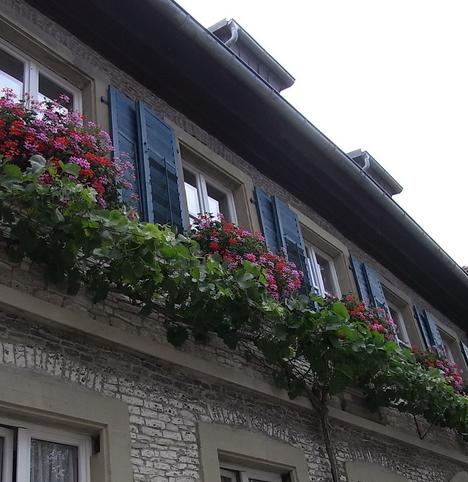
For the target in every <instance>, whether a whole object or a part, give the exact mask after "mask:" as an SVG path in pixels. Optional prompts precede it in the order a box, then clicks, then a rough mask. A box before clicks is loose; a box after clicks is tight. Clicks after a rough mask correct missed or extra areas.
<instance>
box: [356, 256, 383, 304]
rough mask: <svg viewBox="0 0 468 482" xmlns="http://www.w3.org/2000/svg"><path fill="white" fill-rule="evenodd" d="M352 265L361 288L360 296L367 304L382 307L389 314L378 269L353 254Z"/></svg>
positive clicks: (357, 283)
mask: <svg viewBox="0 0 468 482" xmlns="http://www.w3.org/2000/svg"><path fill="white" fill-rule="evenodd" d="M351 266H352V268H353V272H354V279H355V281H356V285H357V287H358V290H359V297H360V298H361V300H362V301H363V302H364V304H365V305H366V306H375V307H376V308H382V309H383V310H384V311H385V312H386V313H387V314H390V310H389V308H388V304H387V300H386V299H385V294H384V291H383V288H382V283H381V282H380V276H379V274H378V273H377V271H375V270H374V269H372V268H371V267H370V266H368V265H366V264H365V263H363V262H362V261H360V260H359V259H357V258H355V257H354V256H351Z"/></svg>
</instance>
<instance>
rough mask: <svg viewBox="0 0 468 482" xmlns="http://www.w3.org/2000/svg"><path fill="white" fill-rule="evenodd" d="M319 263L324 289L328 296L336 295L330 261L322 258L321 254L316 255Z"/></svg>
mask: <svg viewBox="0 0 468 482" xmlns="http://www.w3.org/2000/svg"><path fill="white" fill-rule="evenodd" d="M316 257H317V263H318V265H319V266H320V274H321V275H322V280H323V287H324V288H325V293H326V294H327V295H335V294H336V293H335V284H334V282H333V274H332V267H331V265H330V261H328V260H326V259H325V258H322V256H320V255H319V254H316Z"/></svg>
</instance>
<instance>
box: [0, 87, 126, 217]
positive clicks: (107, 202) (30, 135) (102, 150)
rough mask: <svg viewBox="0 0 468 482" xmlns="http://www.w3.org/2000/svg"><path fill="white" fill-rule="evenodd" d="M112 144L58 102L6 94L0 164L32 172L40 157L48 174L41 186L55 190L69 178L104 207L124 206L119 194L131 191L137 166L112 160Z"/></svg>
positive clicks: (1, 107)
mask: <svg viewBox="0 0 468 482" xmlns="http://www.w3.org/2000/svg"><path fill="white" fill-rule="evenodd" d="M112 149H113V148H112V143H111V141H110V137H109V135H108V134H107V132H105V131H103V130H101V129H99V128H98V127H97V126H96V124H94V123H93V122H89V121H87V120H86V119H85V118H84V116H83V115H81V114H79V113H77V112H73V111H69V112H68V111H65V110H64V109H63V107H62V106H61V105H60V104H59V103H58V102H55V101H47V102H35V101H28V100H27V99H26V100H25V101H23V100H17V98H16V96H15V95H14V94H13V92H12V91H11V90H8V89H4V90H3V96H2V97H1V98H0V158H2V159H3V161H6V162H9V163H12V164H16V165H17V166H19V167H20V168H21V169H26V168H27V167H28V166H29V159H30V158H31V156H33V155H41V156H42V157H44V158H45V159H46V161H47V163H48V171H47V172H46V173H44V174H43V175H42V176H41V177H40V180H41V182H43V183H44V184H50V183H51V182H53V180H54V178H56V177H58V178H60V177H66V178H68V179H70V180H73V181H74V182H76V183H80V184H83V185H84V186H88V187H92V188H93V189H95V191H96V201H97V204H98V206H100V207H103V208H105V207H113V206H117V205H118V204H119V202H120V201H119V198H120V196H119V190H120V189H122V188H124V189H129V188H131V183H129V182H128V181H127V180H126V179H125V178H124V174H125V176H126V177H127V179H128V172H129V171H130V172H131V171H133V166H132V165H131V164H130V163H128V162H124V161H120V160H118V159H114V160H111V159H110V153H111V151H112ZM66 164H74V165H76V166H78V167H79V170H78V171H77V175H73V174H74V173H73V174H71V173H70V172H67V171H66V169H64V166H65V165H66Z"/></svg>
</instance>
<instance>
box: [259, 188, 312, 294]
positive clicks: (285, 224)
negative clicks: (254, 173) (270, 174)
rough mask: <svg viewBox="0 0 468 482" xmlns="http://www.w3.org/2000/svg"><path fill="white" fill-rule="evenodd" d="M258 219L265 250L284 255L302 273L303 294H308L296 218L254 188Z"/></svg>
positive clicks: (306, 272) (283, 205)
mask: <svg viewBox="0 0 468 482" xmlns="http://www.w3.org/2000/svg"><path fill="white" fill-rule="evenodd" d="M255 198H256V201H257V210H258V217H259V218H260V223H261V227H262V232H263V236H264V237H265V243H266V246H267V248H268V249H269V250H270V251H272V252H273V253H280V252H281V251H282V250H283V251H284V252H285V253H286V256H287V258H288V261H291V262H292V263H294V264H295V265H296V266H297V268H298V269H299V270H300V271H302V273H303V275H304V278H303V283H304V290H303V291H304V292H306V293H309V292H310V289H311V283H310V279H309V272H308V270H307V265H306V257H305V252H304V240H303V239H302V233H301V228H300V225H299V221H298V220H297V216H296V214H295V213H294V211H292V210H291V209H289V207H288V206H287V205H286V204H285V203H284V202H283V201H281V200H280V199H278V198H277V197H275V196H269V195H268V194H266V193H265V192H264V191H263V190H262V189H260V188H255Z"/></svg>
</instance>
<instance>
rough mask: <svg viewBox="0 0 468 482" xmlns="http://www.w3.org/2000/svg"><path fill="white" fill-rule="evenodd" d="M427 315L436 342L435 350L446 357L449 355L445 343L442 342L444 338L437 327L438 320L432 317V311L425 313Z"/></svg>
mask: <svg viewBox="0 0 468 482" xmlns="http://www.w3.org/2000/svg"><path fill="white" fill-rule="evenodd" d="M425 313H426V317H427V322H428V325H429V329H430V330H431V333H432V339H433V340H434V348H435V349H436V351H437V352H438V353H439V354H440V355H443V356H446V355H447V353H445V347H444V341H443V340H442V336H441V334H440V331H439V328H438V326H437V320H436V319H435V318H434V317H433V316H432V313H431V312H430V311H425Z"/></svg>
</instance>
